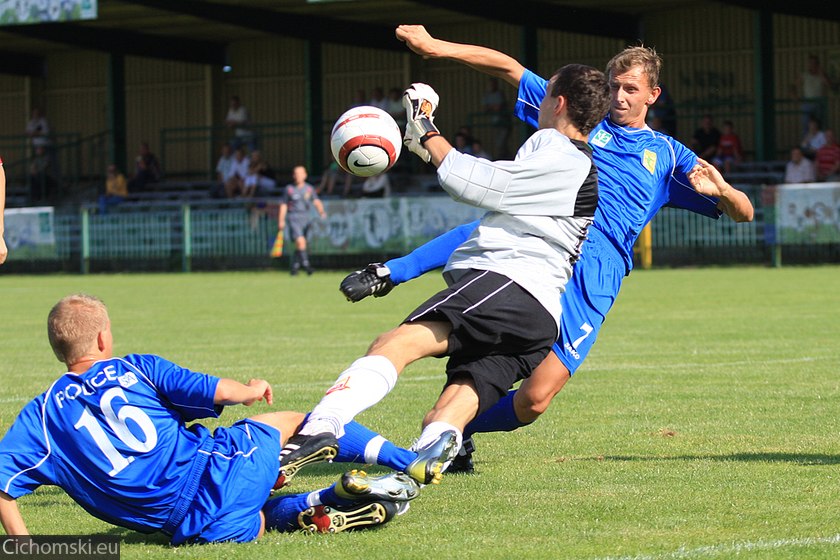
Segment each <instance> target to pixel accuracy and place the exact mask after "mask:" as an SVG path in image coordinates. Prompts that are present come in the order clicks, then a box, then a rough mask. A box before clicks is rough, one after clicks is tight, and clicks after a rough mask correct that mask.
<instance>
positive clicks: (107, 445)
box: [0, 355, 221, 532]
mask: <svg viewBox="0 0 840 560" xmlns="http://www.w3.org/2000/svg"><path fill="white" fill-rule="evenodd" d="M218 382H219V379H218V378H217V377H212V376H209V375H205V374H202V373H195V372H192V371H190V370H187V369H183V368H181V367H179V366H177V365H175V364H173V363H171V362H168V361H166V360H164V359H162V358H160V357H157V356H152V355H129V356H126V357H124V358H112V359H110V360H103V361H100V362H97V363H95V364H94V365H93V366H92V367H91V368H90V369H89V370H88V371H86V372H84V373H83V374H81V375H76V374H74V373H66V374H64V375H62V376H61V377H60V378H59V379H58V380H56V381H55V382H54V383H53V384H52V386H51V387H50V388H49V389H48V390H47V391H46V392H45V393H43V394H41V395H40V396H38V397H37V398H35V399H34V400H33V401H31V402H30V403H29V404H27V405H26V406H25V407H24V408H23V410H22V411H21V413H20V415H19V416H18V417H17V419H16V420H15V422H14V423H13V424H12V426H11V428H9V431H8V432H7V433H6V435H5V437H4V438H3V440H2V441H0V490H3V491H4V492H6V493H7V494H9V495H10V496H11V497H12V498H18V497H20V496H23V495H25V494H28V493H30V492H32V491H33V490H35V488H37V487H38V486H41V485H55V486H59V487H61V488H62V489H64V491H66V492H67V493H68V494H69V495H70V496H71V497H72V498H73V499H74V500H75V501H76V502H78V503H79V505H81V506H82V507H83V508H84V509H85V510H87V511H88V512H89V513H91V514H92V515H94V516H95V517H98V518H100V519H103V520H105V521H107V522H109V523H113V524H115V525H121V526H124V527H128V528H130V529H135V530H138V531H142V532H153V531H157V530H160V529H161V528H162V527H163V526H164V524H165V523H166V522H167V520H169V519H170V516H171V514H172V512H173V508H174V507H175V506H176V503H178V501H179V498H182V497H183V495H187V494H189V493H191V492H192V493H193V494H194V493H195V491H196V488H197V487H198V482H199V479H200V476H201V474H202V472H204V467H205V466H206V464H207V461H208V454H209V451H208V449H212V435H211V434H210V432H209V430H207V428H205V427H203V426H201V425H199V424H193V425H191V426H190V427H186V426H185V422H189V421H192V420H196V419H198V418H208V417H217V416H218V414H219V413H220V412H221V407H218V406H215V405H214V404H213V398H214V395H215V393H216V386H217V384H218ZM187 503H188V502H187Z"/></svg>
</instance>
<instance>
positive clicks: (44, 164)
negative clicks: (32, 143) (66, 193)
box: [29, 146, 58, 204]
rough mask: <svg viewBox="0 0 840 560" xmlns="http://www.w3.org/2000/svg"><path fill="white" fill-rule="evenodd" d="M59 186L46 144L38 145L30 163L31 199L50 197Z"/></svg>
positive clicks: (39, 200)
mask: <svg viewBox="0 0 840 560" xmlns="http://www.w3.org/2000/svg"><path fill="white" fill-rule="evenodd" d="M57 188H58V179H56V177H55V172H54V170H53V167H52V158H50V156H49V154H48V153H47V147H46V146H36V147H35V153H34V155H33V156H32V162H31V163H30V164H29V201H30V203H33V204H34V203H36V202H41V201H44V200H47V199H49V198H50V197H52V195H53V194H55V192H56V190H57Z"/></svg>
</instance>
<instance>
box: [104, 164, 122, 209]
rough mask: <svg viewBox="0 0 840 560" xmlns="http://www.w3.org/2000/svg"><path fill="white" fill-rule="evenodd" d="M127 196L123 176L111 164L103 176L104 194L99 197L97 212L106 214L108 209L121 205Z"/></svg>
mask: <svg viewBox="0 0 840 560" xmlns="http://www.w3.org/2000/svg"><path fill="white" fill-rule="evenodd" d="M127 196H128V183H127V182H126V180H125V175H123V174H122V173H120V170H119V169H117V166H116V165H114V164H113V163H112V164H111V165H109V166H108V169H107V171H106V174H105V194H102V195H100V196H99V212H100V213H101V214H107V213H108V208H110V207H111V206H116V205H117V204H119V203H121V202H122V201H123V200H125V197H127Z"/></svg>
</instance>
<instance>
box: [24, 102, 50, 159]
mask: <svg viewBox="0 0 840 560" xmlns="http://www.w3.org/2000/svg"><path fill="white" fill-rule="evenodd" d="M26 135H27V136H29V141H30V142H31V144H32V149H33V151H34V149H35V148H37V147H38V146H44V147H47V146H49V145H50V123H49V122H47V117H45V116H44V113H43V112H42V111H41V109H39V108H38V107H33V108H32V118H30V119H29V122H27V123H26Z"/></svg>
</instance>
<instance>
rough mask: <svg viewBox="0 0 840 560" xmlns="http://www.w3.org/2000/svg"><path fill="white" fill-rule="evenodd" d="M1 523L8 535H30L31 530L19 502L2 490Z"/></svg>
mask: <svg viewBox="0 0 840 560" xmlns="http://www.w3.org/2000/svg"><path fill="white" fill-rule="evenodd" d="M0 522H1V523H2V524H3V530H4V531H6V534H7V535H28V534H29V530H28V529H27V528H26V523H24V522H23V516H22V515H21V514H20V510H19V509H18V506H17V500H15V499H14V498H12V497H11V496H9V495H8V494H6V493H5V492H3V491H2V490H0Z"/></svg>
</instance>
